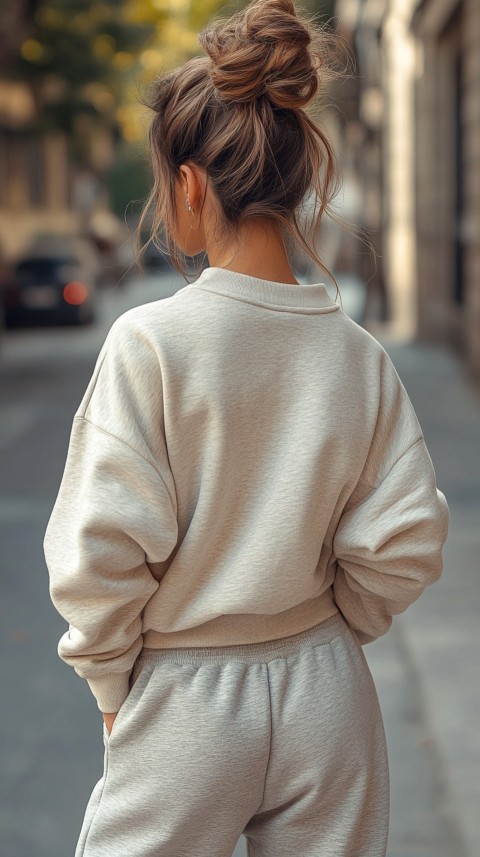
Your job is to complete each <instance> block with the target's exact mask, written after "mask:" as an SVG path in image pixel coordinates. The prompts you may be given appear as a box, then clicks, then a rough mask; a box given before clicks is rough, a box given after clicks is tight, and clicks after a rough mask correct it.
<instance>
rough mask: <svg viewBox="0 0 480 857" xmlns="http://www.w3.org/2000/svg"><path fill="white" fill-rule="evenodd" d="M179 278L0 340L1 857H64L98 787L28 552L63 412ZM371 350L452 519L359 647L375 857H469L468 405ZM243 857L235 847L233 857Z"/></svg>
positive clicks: (474, 736) (473, 714)
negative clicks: (381, 841) (378, 798)
mask: <svg viewBox="0 0 480 857" xmlns="http://www.w3.org/2000/svg"><path fill="white" fill-rule="evenodd" d="M182 282H183V281H179V280H176V279H175V278H173V277H163V278H158V279H156V280H147V281H145V283H143V284H142V283H138V282H136V283H134V284H132V285H130V286H128V285H127V286H124V287H122V288H121V289H117V290H112V291H108V292H105V293H102V296H101V297H102V308H101V318H100V320H99V322H98V323H97V324H96V325H95V326H94V327H92V328H91V329H89V330H80V329H79V330H76V329H58V330H57V329H49V330H48V331H45V330H25V331H24V330H22V331H11V332H7V334H6V335H5V337H4V342H3V343H2V357H1V360H0V385H1V402H0V406H1V411H0V467H1V473H2V485H1V496H0V534H1V543H2V554H1V599H0V605H1V606H0V611H1V612H0V617H1V625H0V633H1V639H2V647H1V659H0V682H1V686H2V688H3V689H4V692H3V694H2V702H1V713H0V717H1V722H0V727H1V733H2V736H3V747H2V778H1V785H0V841H1V842H2V848H1V854H2V857H69V855H73V851H74V845H75V842H76V838H77V836H78V831H79V828H80V824H81V820H82V817H83V812H84V809H85V805H86V802H87V800H88V797H89V795H90V792H91V789H92V787H93V785H94V783H95V781H96V780H97V779H98V778H99V776H100V775H101V771H102V764H103V744H102V735H101V718H100V715H99V712H98V709H97V708H96V705H95V703H94V700H93V697H92V696H91V694H90V691H89V690H88V687H87V685H86V682H83V681H81V680H80V679H79V678H78V677H77V676H76V675H75V674H74V672H73V670H71V669H70V668H69V667H67V666H66V665H64V664H62V662H61V661H60V660H59V658H58V656H57V654H56V646H57V642H58V639H59V637H60V635H61V634H62V633H63V631H64V622H63V620H62V619H61V618H60V617H59V616H58V614H57V613H56V611H55V610H54V608H53V607H52V605H51V603H50V600H49V597H48V579H47V572H46V569H45V565H44V560H43V549H42V541H43V535H44V531H45V526H46V522H47V519H48V516H49V513H50V511H51V507H52V504H53V501H54V498H55V496H56V492H57V490H58V486H59V482H60V479H61V475H62V471H63V466H64V462H65V455H66V450H67V443H68V436H69V432H70V427H71V420H72V417H73V413H74V411H75V409H76V407H77V405H78V402H79V401H80V398H81V396H82V394H83V392H84V389H85V386H86V384H87V382H88V380H89V378H90V375H91V372H92V369H93V365H94V362H95V358H96V355H97V354H98V351H99V348H100V346H101V343H102V342H103V340H104V337H105V333H106V331H107V330H108V328H109V326H110V324H111V323H112V321H113V319H114V318H115V317H116V316H118V315H119V314H120V313H121V312H123V311H124V310H125V309H127V308H128V307H129V306H132V305H134V304H138V303H140V302H145V301H148V300H155V299H157V298H158V297H162V296H165V295H166V294H169V293H171V292H172V291H174V290H175V288H178V287H179V286H181V285H182ZM376 335H378V336H379V338H380V339H381V338H382V335H381V332H377V333H376ZM385 346H386V347H387V350H388V351H389V353H390V354H391V356H392V359H393V361H394V363H395V365H396V366H397V368H398V371H399V373H400V376H401V377H402V380H403V381H404V383H405V386H406V388H407V390H408V392H409V394H410V396H411V398H412V400H413V403H414V405H415V407H416V409H417V413H418V416H419V419H420V422H421V424H422V427H423V428H424V431H425V436H426V439H427V444H428V446H429V449H430V453H431V456H432V459H433V462H434V465H435V468H436V471H437V479H438V484H439V487H440V488H441V489H442V490H443V491H444V493H445V494H446V496H447V499H448V501H449V505H450V509H451V530H450V536H449V540H448V543H447V548H446V551H445V572H444V575H443V577H442V579H441V580H440V581H439V582H438V583H437V584H436V585H435V586H434V587H432V588H431V589H430V590H428V591H427V592H426V593H425V595H424V596H423V598H421V599H420V600H419V602H417V604H415V605H414V606H413V607H412V608H411V609H410V611H408V612H407V613H406V614H404V615H403V616H401V617H397V619H396V620H395V623H394V627H393V629H392V630H391V632H390V633H389V634H388V635H387V636H386V637H385V638H383V639H382V640H379V641H377V642H376V643H374V644H371V645H370V646H367V647H366V648H365V653H366V655H367V658H368V660H369V663H370V665H371V668H372V672H373V674H374V677H375V679H376V682H377V687H378V692H379V697H380V702H381V705H382V709H383V712H384V718H385V726H386V732H387V740H388V745H389V751H390V767H391V781H392V811H391V836H390V846H389V851H388V857H478V854H479V851H478V841H479V839H480V819H479V813H478V807H479V806H480V736H479V731H478V725H477V721H478V714H479V712H480V682H479V681H478V651H479V649H478V644H479V642H480V623H479V622H478V615H479V612H480V584H479V580H478V566H479V562H478V557H479V556H480V527H479V512H480V476H479V472H478V439H479V431H480V399H479V395H478V392H477V391H476V390H475V389H474V388H473V387H471V386H470V385H469V383H468V378H467V375H466V373H465V370H464V369H463V368H462V366H461V364H460V363H459V362H458V361H457V360H456V358H455V357H454V356H452V355H451V354H450V353H449V352H448V351H446V350H445V349H443V348H439V347H438V348H437V347H435V348H434V347H423V346H408V347H403V346H399V345H395V344H392V343H389V342H388V341H386V340H385ZM244 854H245V850H244V847H243V843H242V842H241V841H240V843H239V845H238V847H237V849H236V851H235V857H241V855H244ZM199 857H207V855H199ZM299 857H301V855H299ZM319 857H320V855H319Z"/></svg>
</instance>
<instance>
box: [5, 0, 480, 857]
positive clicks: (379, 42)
mask: <svg viewBox="0 0 480 857" xmlns="http://www.w3.org/2000/svg"><path fill="white" fill-rule="evenodd" d="M244 5H246V4H245V3H242V2H240V0H239V2H230V3H228V4H227V5H225V4H222V3H220V2H217V0H16V2H15V3H11V2H8V0H0V462H1V487H0V538H1V548H2V550H1V556H0V563H1V566H0V617H1V623H0V634H1V639H2V646H1V657H0V682H1V686H2V691H3V692H2V695H1V702H0V717H1V721H0V726H1V730H0V731H1V735H2V738H3V747H2V754H1V762H0V765H1V782H0V794H1V801H0V840H1V842H2V849H1V850H2V855H4V857H27V855H28V857H31V855H32V854H34V855H35V857H65V855H67V854H72V855H73V852H74V848H75V843H76V841H77V838H78V833H79V829H80V825H81V821H82V818H83V814H84V810H85V806H86V803H87V800H88V798H89V796H90V793H91V790H92V788H93V785H94V783H95V782H96V780H97V779H98V778H99V777H100V776H101V773H102V764H103V745H102V736H101V718H100V714H99V712H98V709H97V708H96V705H95V702H94V700H93V697H92V696H91V694H90V692H89V690H88V687H87V685H86V683H85V682H82V681H80V680H79V679H78V677H77V676H76V675H75V674H74V673H73V670H71V668H69V667H67V666H66V665H64V664H63V663H62V662H61V661H60V660H59V658H58V656H57V654H56V646H57V643H58V640H59V638H60V636H61V634H62V633H63V631H64V622H63V620H62V619H61V618H60V617H59V616H58V614H56V612H55V611H54V609H53V607H52V605H51V603H50V600H49V596H48V578H47V571H46V568H45V563H44V558H43V549H42V541H43V535H44V531H45V527H46V523H47V520H48V517H49V514H50V511H51V508H52V506H53V503H54V500H55V497H56V494H57V491H58V487H59V484H60V480H61V476H62V472H63V467H64V464H65V456H66V451H67V445H68V438H69V433H70V428H71V422H72V418H73V414H74V412H75V410H76V408H77V406H78V403H79V401H80V399H81V396H82V395H83V392H84V390H85V387H86V384H87V382H88V380H89V378H90V376H91V373H92V370H93V366H94V363H95V360H96V357H97V355H98V352H99V350H100V347H101V345H102V342H103V340H104V338H105V335H106V333H107V331H108V329H109V327H110V326H111V324H112V322H113V321H114V319H115V318H116V317H117V316H118V315H120V314H121V313H122V312H124V311H125V310H127V309H129V308H130V307H131V306H134V305H137V304H140V303H145V302H147V301H151V300H157V299H162V298H163V297H166V296H168V295H170V294H173V293H174V292H175V291H176V290H178V289H179V288H181V287H183V286H184V285H185V281H184V280H183V279H182V278H181V277H180V276H179V275H178V274H177V273H176V272H175V271H174V269H173V268H172V265H171V263H170V260H169V258H168V257H167V256H166V255H164V254H162V253H161V252H160V251H158V250H156V249H155V248H152V247H149V248H148V251H147V253H146V254H145V257H144V269H145V270H144V272H143V273H140V272H139V271H138V270H137V268H136V267H135V265H134V260H133V247H132V233H133V229H134V228H135V224H136V222H137V220H138V216H139V213H140V210H141V207H142V202H143V201H144V200H145V198H146V196H147V193H148V190H149V188H150V185H151V181H152V179H151V173H150V166H149V158H148V151H147V148H146V133H147V128H148V122H149V117H148V115H147V113H146V111H145V108H143V107H142V106H141V105H140V104H139V101H138V95H139V93H141V91H142V89H143V87H144V85H146V84H148V82H149V81H150V80H152V78H153V77H154V76H155V75H156V74H158V73H161V72H162V71H164V70H167V69H168V68H171V67H174V66H177V65H179V64H180V63H182V62H184V61H185V60H186V59H188V58H189V57H191V56H193V55H195V54H197V53H200V52H201V51H200V47H199V45H198V40H197V34H198V32H199V31H200V29H202V27H203V26H204V25H205V24H206V23H207V21H208V20H209V19H210V18H211V17H212V16H213V15H215V14H216V13H217V12H218V11H221V12H222V14H229V13H231V12H233V11H234V10H235V9H236V8H241V7H242V6H244ZM298 6H299V7H302V8H304V9H307V10H308V11H310V12H315V13H317V15H318V20H319V21H323V22H324V23H325V26H327V27H332V28H336V29H338V31H339V32H340V33H341V34H342V36H343V37H344V39H345V40H346V41H347V43H348V44H349V46H350V50H351V52H352V55H353V56H354V58H355V65H356V70H355V73H354V74H351V75H350V76H349V77H348V78H347V79H345V80H342V81H336V82H334V83H332V85H331V87H330V89H329V91H328V92H327V93H326V94H325V98H324V99H323V103H322V104H321V105H320V106H319V107H318V116H317V118H318V121H319V122H320V123H321V124H322V125H323V126H324V127H325V128H326V130H327V132H328V133H329V134H330V136H331V138H332V139H333V141H334V146H335V149H336V151H337V155H338V159H339V165H340V168H341V171H342V174H343V186H342V190H341V192H340V193H339V195H338V197H337V199H336V202H335V207H336V209H337V210H338V212H339V214H340V215H341V217H342V218H343V219H345V220H346V221H347V222H348V223H350V224H352V226H355V227H361V229H363V230H365V231H366V234H367V235H368V237H369V239H370V241H371V243H372V245H373V247H374V248H375V251H376V253H375V254H373V253H372V252H371V250H370V249H369V248H368V247H367V246H366V245H365V243H363V242H362V241H361V240H360V238H359V236H358V234H356V233H355V232H354V231H349V230H348V229H340V228H339V227H338V226H337V225H336V224H335V223H334V222H333V221H329V222H327V223H326V224H325V228H323V229H322V231H321V234H319V235H318V244H317V246H318V249H319V251H320V254H321V255H322V257H323V258H324V260H325V262H326V264H327V265H328V266H329V267H330V269H331V270H332V271H333V272H334V274H335V278H336V280H337V282H338V284H339V287H340V293H341V296H342V300H343V306H344V310H345V311H346V312H347V313H348V314H350V315H351V317H352V318H353V319H354V320H355V321H357V322H358V323H359V324H361V325H363V326H364V327H365V328H366V329H367V330H368V331H370V332H371V333H372V335H374V336H375V337H376V338H378V339H379V340H380V341H381V342H382V344H383V345H384V346H385V348H386V349H387V350H388V352H389V354H390V356H391V357H392V360H393V361H394V363H395V365H396V367H397V370H398V372H399V374H400V377H401V378H402V380H403V382H404V384H405V386H406V388H407V391H408V393H409V395H410V397H411V399H412V401H413V404H414V406H415V408H416V410H417V414H418V416H419V419H420V422H421V425H422V427H423V429H424V434H425V437H426V440H427V445H428V448H429V450H430V453H431V456H432V460H433V463H434V466H435V469H436V473H437V482H438V486H439V488H441V490H442V491H443V492H444V493H445V495H446V497H447V500H448V502H449V506H450V512H451V524H450V533H449V538H448V541H447V545H446V548H445V553H444V557H445V570H444V574H443V576H442V578H441V579H440V581H439V582H438V583H437V584H435V586H434V587H432V588H431V590H429V591H428V592H427V593H425V595H424V596H423V597H422V598H421V599H420V600H419V601H418V602H417V603H416V604H415V605H413V607H411V608H410V610H409V611H407V613H406V614H404V615H402V616H399V617H397V618H396V619H395V621H394V625H393V628H392V630H391V631H390V632H389V634H388V635H387V636H386V637H385V638H382V639H381V640H379V641H377V642H376V643H373V644H371V645H369V646H367V647H366V648H365V654H366V656H367V659H368V661H369V663H370V666H371V669H372V672H373V674H374V677H375V680H376V683H377V687H378V693H379V697H380V702H381V705H382V709H383V712H384V718H385V727H386V732H387V741H388V745H389V751H390V760H391V780H392V818H391V835H390V845H389V851H388V857H433V855H435V857H478V855H479V854H480V851H479V845H478V843H479V841H480V819H479V812H478V809H479V806H480V733H479V730H478V722H479V719H480V676H479V669H478V664H479V654H480V621H479V615H480V580H479V571H480V568H479V566H480V562H479V557H480V449H479V448H480V396H479V382H480V241H479V237H480V3H479V2H478V0H337V2H334V0H332V2H322V0H304V2H303V3H301V4H298ZM145 237H147V235H146V236H145ZM294 268H295V271H296V273H297V278H298V279H299V280H300V282H305V283H307V282H320V281H324V282H327V284H328V286H329V288H332V294H334V292H335V290H334V287H333V283H331V282H330V281H329V280H328V279H325V274H324V272H323V271H321V270H320V269H318V268H317V267H316V266H315V265H313V263H311V261H310V260H309V259H308V258H305V256H304V255H302V254H301V253H299V252H296V253H295V254H294ZM212 823H214V819H213V820H212ZM244 854H245V848H244V843H243V840H240V841H239V844H238V846H237V848H236V851H235V857H240V855H244ZM205 857H206V855H205ZM226 857H227V855H226Z"/></svg>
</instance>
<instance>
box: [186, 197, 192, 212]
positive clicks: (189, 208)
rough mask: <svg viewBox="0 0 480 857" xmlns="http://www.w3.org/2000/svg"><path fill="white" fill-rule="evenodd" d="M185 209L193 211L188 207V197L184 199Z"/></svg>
mask: <svg viewBox="0 0 480 857" xmlns="http://www.w3.org/2000/svg"><path fill="white" fill-rule="evenodd" d="M185 208H186V210H187V211H193V208H192V206H191V205H190V200H189V199H188V197H186V199H185Z"/></svg>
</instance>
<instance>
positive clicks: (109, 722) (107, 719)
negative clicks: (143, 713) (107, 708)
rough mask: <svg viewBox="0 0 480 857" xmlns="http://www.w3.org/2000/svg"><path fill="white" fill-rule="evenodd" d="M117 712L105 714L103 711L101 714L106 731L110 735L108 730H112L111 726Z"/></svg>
mask: <svg viewBox="0 0 480 857" xmlns="http://www.w3.org/2000/svg"><path fill="white" fill-rule="evenodd" d="M117 713H118V712H117V711H115V713H114V714H105V713H104V714H103V720H104V723H105V726H106V727H107V732H108V734H109V735H110V732H111V731H112V726H113V724H114V723H115V718H116V716H117Z"/></svg>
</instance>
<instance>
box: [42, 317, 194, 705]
mask: <svg viewBox="0 0 480 857" xmlns="http://www.w3.org/2000/svg"><path fill="white" fill-rule="evenodd" d="M119 331H121V332H122V336H121V337H119V335H118V334H119ZM120 339H121V340H122V349H121V355H120V354H119V352H118V347H117V346H118V344H119V341H120ZM135 342H136V343H137V345H138V347H133V346H134V344H135ZM140 346H141V342H139V341H138V336H136V335H135V334H132V332H131V331H129V330H127V329H126V328H125V325H124V324H122V325H118V326H117V329H116V330H115V331H114V332H113V334H112V333H111V334H110V335H109V337H107V341H106V344H105V345H104V347H103V349H102V351H101V353H100V356H99V358H98V361H97V365H96V367H95V371H94V374H93V376H92V379H91V382H90V384H89V386H88V388H87V392H86V394H85V396H84V398H83V399H82V403H81V405H80V407H79V409H78V411H77V413H76V414H75V416H74V419H73V426H72V430H71V435H70V441H69V447H68V453H67V460H66V464H65V468H64V473H63V477H62V481H61V484H60V489H59V492H58V496H57V499H56V502H55V505H54V507H53V511H52V513H51V516H50V519H49V521H48V524H47V529H46V533H45V537H44V542H43V547H44V554H45V559H46V564H47V568H48V572H49V576H50V595H51V599H52V601H53V604H54V606H55V607H56V609H57V610H58V612H59V613H60V614H61V615H62V616H63V618H64V619H65V620H66V621H67V622H68V623H69V629H68V631H67V632H66V633H64V635H63V636H62V638H61V639H60V642H59V645H58V653H59V655H60V657H61V658H62V659H63V660H64V661H65V662H66V663H67V664H70V665H71V666H73V667H74V669H75V671H76V672H77V673H78V675H80V676H82V677H83V678H85V679H86V680H87V681H88V683H89V686H90V689H91V691H92V693H93V695H94V696H95V698H96V700H97V704H98V707H99V708H100V710H101V711H104V712H115V711H118V709H119V708H120V707H121V705H122V703H123V701H124V700H125V698H126V696H127V695H128V692H129V676H130V672H131V669H132V666H133V663H134V661H135V659H136V657H137V655H138V654H139V652H140V650H141V648H142V645H143V639H142V615H141V614H142V611H143V609H144V607H145V605H146V604H147V602H148V601H149V599H150V598H151V597H152V595H153V594H154V593H155V592H156V590H157V589H158V586H159V582H158V581H157V580H156V579H155V578H154V576H153V575H152V573H151V571H150V568H149V563H158V562H162V561H164V560H165V559H168V557H169V555H170V553H171V552H172V550H173V548H174V547H175V544H176V540H177V535H178V528H177V519H176V504H175V495H174V490H173V480H172V476H171V473H169V472H168V468H167V466H166V463H165V462H166V460H167V455H166V450H165V444H164V441H162V439H161V435H162V431H161V423H160V422H159V421H157V423H156V425H155V431H153V429H152V428H150V434H149V433H148V432H139V426H138V424H137V419H136V414H137V413H140V412H141V413H142V419H144V420H145V421H146V422H148V420H149V419H150V420H155V419H157V418H159V414H158V412H157V409H158V403H159V401H160V398H161V397H159V396H158V395H155V390H157V389H158V386H159V385H160V377H159V370H158V364H157V365H156V366H155V363H154V361H153V360H152V356H151V354H150V353H149V349H144V350H143V351H142V348H141V347H140ZM139 372H140V375H141V378H142V383H139V384H138V383H136V381H137V377H138V373H139ZM143 385H145V390H144V389H143ZM146 390H148V391H149V394H150V395H149V396H148V397H147V398H143V397H144V393H145V391H146ZM152 409H153V410H152ZM137 434H140V437H139V439H138V441H137ZM153 438H155V445H156V447H157V448H156V449H151V450H150V449H148V440H149V439H150V440H152V443H151V444H150V446H153ZM145 444H147V446H146V447H145V448H144V445H145ZM142 445H143V446H142ZM161 447H163V457H162V455H161V454H157V455H155V453H159V450H160V448H161Z"/></svg>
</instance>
